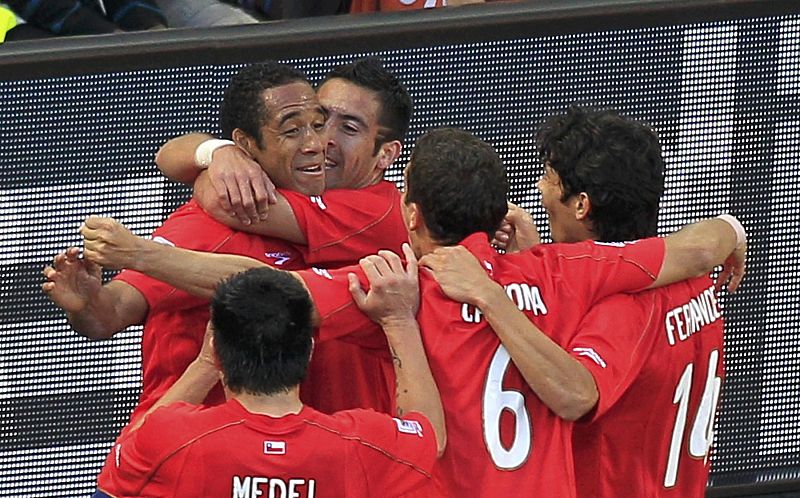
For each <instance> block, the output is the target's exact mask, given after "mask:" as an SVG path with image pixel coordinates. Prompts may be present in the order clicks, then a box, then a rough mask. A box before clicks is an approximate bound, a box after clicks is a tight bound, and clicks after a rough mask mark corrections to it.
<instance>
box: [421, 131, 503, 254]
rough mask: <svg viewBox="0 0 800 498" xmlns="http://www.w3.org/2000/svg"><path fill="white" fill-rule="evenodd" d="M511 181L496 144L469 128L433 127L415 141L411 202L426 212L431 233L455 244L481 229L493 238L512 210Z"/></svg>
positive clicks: (442, 241) (438, 239) (446, 243)
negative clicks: (509, 198)
mask: <svg viewBox="0 0 800 498" xmlns="http://www.w3.org/2000/svg"><path fill="white" fill-rule="evenodd" d="M507 192H508V182H507V181H506V172H505V169H504V168H503V163H502V161H501V160H500V157H499V156H498V155H497V152H495V150H494V149H493V148H492V146H491V145H489V144H487V143H486V142H484V141H483V140H480V139H479V138H477V137H476V136H475V135H473V134H471V133H468V132H466V131H464V130H459V129H454V128H441V129H438V130H433V131H429V132H428V133H426V134H424V135H423V136H421V137H420V138H419V139H418V140H417V142H416V143H415V144H414V151H413V152H412V153H411V162H410V163H409V165H408V169H407V170H406V202H407V203H408V202H414V203H416V204H417V205H418V206H419V209H420V211H421V212H422V216H423V219H424V220H425V226H426V227H427V228H428V231H429V233H430V235H431V237H432V238H433V239H434V240H435V241H436V242H438V243H439V244H442V245H454V244H457V243H458V242H460V241H461V240H463V239H464V238H465V237H466V236H468V235H470V234H472V233H475V232H484V233H486V234H488V235H489V236H490V237H491V236H493V235H494V232H495V231H496V230H497V228H498V227H499V226H500V222H501V221H502V220H503V216H505V214H506V210H507V204H506V194H507Z"/></svg>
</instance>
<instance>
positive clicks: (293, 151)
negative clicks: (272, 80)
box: [250, 82, 325, 195]
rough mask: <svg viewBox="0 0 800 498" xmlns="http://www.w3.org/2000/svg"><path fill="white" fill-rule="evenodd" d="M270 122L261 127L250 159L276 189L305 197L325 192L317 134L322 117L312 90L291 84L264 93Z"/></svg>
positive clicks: (323, 121)
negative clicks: (266, 175) (259, 136)
mask: <svg viewBox="0 0 800 498" xmlns="http://www.w3.org/2000/svg"><path fill="white" fill-rule="evenodd" d="M262 98H263V99H264V103H265V105H266V109H267V113H268V115H269V119H268V120H267V122H266V124H265V125H264V126H263V127H261V130H260V133H261V145H262V146H261V147H260V148H259V147H257V146H254V147H251V150H250V153H251V154H252V155H253V159H255V160H256V162H258V164H260V165H261V167H262V168H263V169H264V171H265V172H266V173H267V174H268V175H269V177H270V179H271V180H272V181H273V183H275V185H276V186H277V187H280V188H285V189H288V190H294V191H297V192H301V193H303V194H306V195H319V194H321V193H322V192H323V190H325V168H324V164H325V150H324V147H323V144H322V139H321V137H320V135H319V133H320V132H322V130H323V128H324V127H325V114H324V112H323V110H322V107H321V106H320V105H319V102H318V101H317V97H316V95H315V94H314V89H313V88H311V85H309V84H308V83H305V82H294V83H289V84H287V85H283V86H278V87H274V88H270V89H267V90H265V91H264V93H263V95H262Z"/></svg>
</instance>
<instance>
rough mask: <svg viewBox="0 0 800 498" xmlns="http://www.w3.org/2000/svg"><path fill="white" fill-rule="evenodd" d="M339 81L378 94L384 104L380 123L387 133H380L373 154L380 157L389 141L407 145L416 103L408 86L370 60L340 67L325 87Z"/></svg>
mask: <svg viewBox="0 0 800 498" xmlns="http://www.w3.org/2000/svg"><path fill="white" fill-rule="evenodd" d="M335 78H340V79H343V80H345V81H349V82H350V83H353V84H355V85H358V86H360V87H363V88H366V89H368V90H372V91H373V92H375V93H376V94H377V96H378V101H379V102H380V115H379V116H378V124H379V125H380V126H381V127H382V128H385V130H386V131H385V132H382V133H379V134H378V139H377V140H376V142H375V150H374V151H373V154H377V153H378V150H379V149H380V146H381V145H382V144H384V143H386V142H392V141H394V140H398V141H400V143H403V141H404V140H405V136H406V133H407V132H408V124H409V122H410V121H411V113H412V112H413V108H414V104H413V102H412V100H411V96H410V95H409V94H408V90H406V87H405V86H404V85H403V84H402V83H401V82H400V80H399V79H397V77H396V76H395V75H393V74H392V73H390V72H389V71H387V70H386V68H384V67H383V64H382V63H381V61H380V59H378V58H377V57H367V58H364V59H358V60H356V61H354V62H351V63H349V64H345V65H343V66H339V67H336V68H334V69H333V70H332V71H331V72H330V73H328V75H327V76H325V81H323V84H325V82H327V81H329V80H332V79H335Z"/></svg>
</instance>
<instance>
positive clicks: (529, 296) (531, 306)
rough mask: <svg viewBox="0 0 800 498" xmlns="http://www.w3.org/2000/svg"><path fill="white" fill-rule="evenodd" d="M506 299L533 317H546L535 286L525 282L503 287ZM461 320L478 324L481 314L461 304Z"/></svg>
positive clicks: (545, 308) (474, 308)
mask: <svg viewBox="0 0 800 498" xmlns="http://www.w3.org/2000/svg"><path fill="white" fill-rule="evenodd" d="M503 287H504V288H505V290H506V295H508V298H509V299H511V300H512V301H514V303H515V304H516V305H517V308H519V310H520V311H529V312H531V313H533V315H534V316H539V315H546V314H547V305H545V303H544V299H542V293H541V292H539V288H538V287H536V286H535V285H531V284H528V283H525V282H514V283H511V284H506V285H504V286H503ZM461 319H462V320H464V321H465V322H467V323H480V322H481V321H482V320H483V313H481V310H479V309H478V308H476V307H475V306H472V305H469V304H467V303H463V304H462V305H461Z"/></svg>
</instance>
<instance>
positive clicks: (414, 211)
mask: <svg viewBox="0 0 800 498" xmlns="http://www.w3.org/2000/svg"><path fill="white" fill-rule="evenodd" d="M405 210H406V216H405V219H406V228H408V231H409V232H413V231H415V230H418V229H419V227H420V226H421V225H422V223H423V219H422V212H421V211H420V209H419V205H418V204H417V203H416V202H409V203H408V204H406V205H405Z"/></svg>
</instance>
